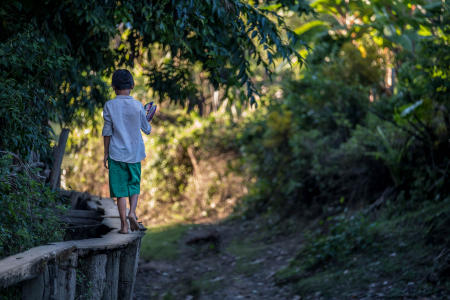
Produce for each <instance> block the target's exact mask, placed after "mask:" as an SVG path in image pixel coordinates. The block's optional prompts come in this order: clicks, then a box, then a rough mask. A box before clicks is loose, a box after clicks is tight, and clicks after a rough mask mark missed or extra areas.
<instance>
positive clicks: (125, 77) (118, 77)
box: [112, 69, 134, 91]
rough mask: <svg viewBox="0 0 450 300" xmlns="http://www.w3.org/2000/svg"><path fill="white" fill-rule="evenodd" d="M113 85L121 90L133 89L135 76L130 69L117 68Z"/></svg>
mask: <svg viewBox="0 0 450 300" xmlns="http://www.w3.org/2000/svg"><path fill="white" fill-rule="evenodd" d="M112 86H113V87H114V88H115V89H116V90H119V91H120V90H129V89H132V88H133V86H134V80H133V76H132V75H131V73H130V72H129V71H128V70H125V69H119V70H116V71H114V73H113V76H112Z"/></svg>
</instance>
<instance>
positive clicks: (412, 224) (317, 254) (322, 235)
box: [275, 201, 450, 298]
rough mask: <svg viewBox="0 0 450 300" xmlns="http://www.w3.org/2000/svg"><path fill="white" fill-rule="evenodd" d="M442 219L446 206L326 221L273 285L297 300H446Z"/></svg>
mask: <svg viewBox="0 0 450 300" xmlns="http://www.w3.org/2000/svg"><path fill="white" fill-rule="evenodd" d="M393 211H396V213H393ZM445 215H446V216H450V201H444V202H440V203H428V204H426V205H425V206H423V207H422V208H421V209H418V210H416V211H408V212H405V211H402V210H400V209H399V208H398V207H397V208H392V207H388V208H386V209H385V210H384V211H382V212H381V213H379V216H378V217H377V218H376V219H375V217H374V216H371V217H363V216H353V217H349V216H343V215H342V216H339V217H337V218H333V219H329V220H326V221H325V222H323V223H322V225H321V227H320V228H316V230H315V231H313V232H311V233H310V235H309V237H307V239H306V242H305V244H304V246H303V247H302V249H301V250H300V251H299V253H298V254H297V256H296V257H295V258H294V259H293V260H292V261H291V263H290V265H289V266H288V267H286V268H284V269H281V270H280V271H279V272H278V273H277V274H276V277H275V278H276V281H277V283H278V284H280V285H284V284H288V285H291V287H292V288H293V289H294V290H295V292H296V293H298V294H299V295H301V296H302V297H303V296H308V295H311V294H316V293H320V294H321V295H322V296H325V297H329V298H335V297H337V298H351V297H356V298H358V297H367V296H370V297H375V298H376V297H394V298H396V297H399V298H403V297H427V296H431V295H434V296H437V297H446V296H449V295H450V281H449V276H448V263H447V265H446V257H449V255H448V251H447V252H445V251H446V249H447V248H446V245H448V244H446V242H448V236H447V235H446V231H445V230H447V229H446V228H447V227H446V226H444V225H445V224H447V223H448V222H447V221H448V220H447V221H446V219H445V218H444V217H443V216H445ZM447 219H448V217H447ZM445 222H447V223H445ZM442 224H444V225H442ZM443 230H444V231H443ZM430 237H431V238H430ZM433 241H439V242H436V243H435V242H433ZM447 250H448V249H447ZM442 253H444V254H445V253H447V254H446V255H447V256H445V255H443V256H442V255H441V254H442ZM440 255H441V256H442V257H441V258H439V257H440ZM438 258H439V260H438ZM447 259H448V258H447Z"/></svg>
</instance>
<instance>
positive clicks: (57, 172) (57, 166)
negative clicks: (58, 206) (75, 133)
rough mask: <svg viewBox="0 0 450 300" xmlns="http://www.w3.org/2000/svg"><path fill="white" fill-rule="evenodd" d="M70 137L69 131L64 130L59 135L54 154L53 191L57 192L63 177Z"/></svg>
mask: <svg viewBox="0 0 450 300" xmlns="http://www.w3.org/2000/svg"><path fill="white" fill-rule="evenodd" d="M68 137H69V129H67V128H63V129H62V131H61V134H60V135H59V140H58V145H57V146H56V148H55V151H54V152H53V165H52V171H51V174H50V186H51V188H52V190H56V188H57V187H58V183H59V182H60V181H59V179H60V176H61V164H62V161H63V157H64V152H65V150H66V144H67V138H68Z"/></svg>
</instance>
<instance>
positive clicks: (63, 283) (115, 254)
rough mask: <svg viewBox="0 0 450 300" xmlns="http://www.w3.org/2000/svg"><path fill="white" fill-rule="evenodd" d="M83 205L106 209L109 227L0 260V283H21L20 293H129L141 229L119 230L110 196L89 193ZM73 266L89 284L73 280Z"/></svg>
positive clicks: (62, 295)
mask: <svg viewBox="0 0 450 300" xmlns="http://www.w3.org/2000/svg"><path fill="white" fill-rule="evenodd" d="M83 195H84V197H86V196H85V195H86V194H83ZM83 205H85V207H87V208H89V209H91V210H95V211H97V212H102V213H105V214H106V215H104V216H102V218H103V220H102V223H103V224H104V225H106V226H108V227H109V228H111V229H112V230H111V231H110V232H109V233H107V234H105V235H103V236H101V237H99V238H90V239H84V240H72V241H65V242H56V243H52V244H48V245H43V246H39V247H34V248H32V249H30V250H27V251H25V252H22V253H19V254H16V255H13V256H9V257H6V258H4V259H2V260H0V287H1V288H5V287H8V286H12V285H15V284H18V285H20V286H21V287H22V299H75V297H82V298H83V299H112V300H113V299H132V294H133V287H134V282H135V276H136V271H137V262H138V259H139V249H140V242H141V238H142V237H143V236H144V232H142V231H137V232H131V231H130V233H129V234H120V233H118V230H119V229H120V220H119V218H118V210H117V206H116V205H115V203H114V201H113V200H112V199H110V198H99V197H91V198H90V199H88V201H86V203H83ZM77 272H81V273H82V274H84V275H83V276H84V277H85V280H87V281H88V282H89V284H88V285H89V289H88V290H87V289H86V288H85V287H83V286H80V285H77V283H76V277H77ZM124 273H126V280H125V277H123V276H124V275H125V274H124ZM119 288H120V290H119Z"/></svg>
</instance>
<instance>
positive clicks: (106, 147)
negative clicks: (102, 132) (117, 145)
mask: <svg viewBox="0 0 450 300" xmlns="http://www.w3.org/2000/svg"><path fill="white" fill-rule="evenodd" d="M110 140H111V137H110V136H104V137H103V147H104V152H105V155H104V157H103V165H104V166H105V168H107V169H108V156H109V141H110Z"/></svg>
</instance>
